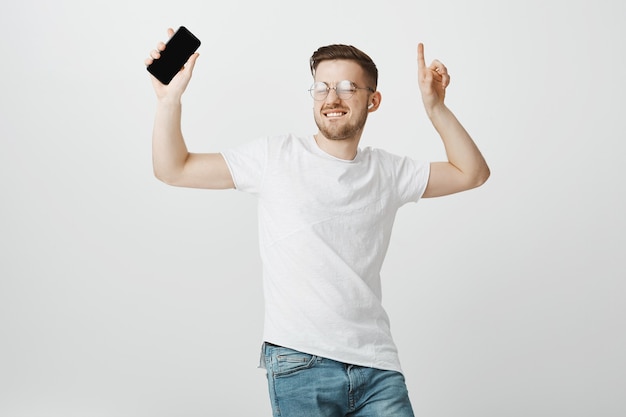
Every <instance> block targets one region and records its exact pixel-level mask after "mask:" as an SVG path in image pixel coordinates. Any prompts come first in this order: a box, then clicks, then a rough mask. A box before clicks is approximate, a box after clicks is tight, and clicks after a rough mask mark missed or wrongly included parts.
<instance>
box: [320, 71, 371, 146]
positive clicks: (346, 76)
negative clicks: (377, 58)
mask: <svg viewBox="0 0 626 417" xmlns="http://www.w3.org/2000/svg"><path fill="white" fill-rule="evenodd" d="M343 80H348V81H352V82H353V83H354V84H355V85H356V86H358V87H360V88H361V89H358V90H356V91H355V92H354V94H353V95H352V97H350V98H348V99H342V98H340V97H339V96H338V95H337V92H336V91H335V90H334V89H333V87H335V86H336V85H337V83H338V82H340V81H343ZM320 81H322V82H325V83H326V84H327V85H328V86H329V87H330V88H331V90H330V91H329V92H328V96H326V98H325V99H323V100H315V101H314V103H315V105H314V107H313V114H314V117H315V123H316V124H317V127H318V128H319V130H320V133H321V134H322V135H324V137H325V138H327V139H330V140H346V139H356V140H358V139H360V137H361V133H362V131H363V127H364V126H365V121H366V120H367V113H368V108H367V106H368V103H369V96H370V95H371V94H372V93H371V92H370V91H369V90H367V89H363V87H373V86H370V85H368V83H367V82H366V77H365V74H364V73H363V70H362V69H361V67H360V66H359V65H358V64H357V63H355V62H353V61H347V60H333V61H322V62H321V63H320V64H319V65H318V67H317V70H316V71H315V82H320Z"/></svg>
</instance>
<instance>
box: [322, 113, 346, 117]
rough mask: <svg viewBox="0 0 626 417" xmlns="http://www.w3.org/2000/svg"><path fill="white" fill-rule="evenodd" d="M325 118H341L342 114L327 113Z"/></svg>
mask: <svg viewBox="0 0 626 417" xmlns="http://www.w3.org/2000/svg"><path fill="white" fill-rule="evenodd" d="M326 116H328V117H339V116H343V113H339V112H337V113H328V114H327V115H326Z"/></svg>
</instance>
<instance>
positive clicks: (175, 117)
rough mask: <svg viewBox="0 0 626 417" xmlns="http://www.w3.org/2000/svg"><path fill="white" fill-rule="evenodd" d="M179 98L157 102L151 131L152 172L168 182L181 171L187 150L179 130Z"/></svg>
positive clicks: (187, 155)
mask: <svg viewBox="0 0 626 417" xmlns="http://www.w3.org/2000/svg"><path fill="white" fill-rule="evenodd" d="M181 111H182V109H181V103H180V100H179V99H178V100H159V101H158V102H157V109H156V116H155V120H154V129H153V132H152V164H153V168H154V174H155V176H156V177H157V178H159V179H160V180H162V181H165V182H169V180H171V179H172V178H174V177H176V176H177V175H178V174H179V173H180V172H182V170H183V168H184V166H185V161H186V160H187V158H188V157H189V152H188V150H187V146H186V145H185V141H184V139H183V134H182V130H181Z"/></svg>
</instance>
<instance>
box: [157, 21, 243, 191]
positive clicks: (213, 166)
mask: <svg viewBox="0 0 626 417" xmlns="http://www.w3.org/2000/svg"><path fill="white" fill-rule="evenodd" d="M168 34H169V36H170V37H171V36H172V35H173V34H174V31H173V30H172V29H168ZM164 49H165V44H164V43H163V42H160V43H159V44H158V46H157V49H156V50H153V51H152V52H151V53H150V58H148V59H146V61H145V64H146V65H150V63H152V61H153V60H155V59H159V57H160V51H163V50H164ZM198 56H199V55H198V54H197V53H196V54H193V55H192V56H191V57H190V58H189V61H188V62H187V64H186V65H185V67H184V68H183V69H181V71H180V72H179V73H178V74H176V76H175V77H174V79H172V81H171V82H170V83H169V84H168V85H163V84H161V82H159V81H158V80H157V79H156V78H154V77H153V76H152V75H151V77H152V86H153V87H154V91H155V93H156V96H157V109H156V116H155V120H154V129H153V132H152V164H153V167H154V175H155V176H156V177H157V178H158V179H160V180H161V181H163V182H165V183H167V184H170V185H175V186H179V187H192V188H210V189H226V188H234V183H233V179H232V176H231V175H230V171H229V169H228V166H227V165H226V161H224V158H223V157H222V155H221V154H219V153H203V154H198V153H190V152H189V151H188V150H187V146H186V145H185V140H184V138H183V134H182V130H181V113H182V105H181V98H182V95H183V93H184V92H185V89H186V88H187V85H188V84H189V81H190V79H191V75H192V72H193V68H194V66H195V63H196V60H197V59H198Z"/></svg>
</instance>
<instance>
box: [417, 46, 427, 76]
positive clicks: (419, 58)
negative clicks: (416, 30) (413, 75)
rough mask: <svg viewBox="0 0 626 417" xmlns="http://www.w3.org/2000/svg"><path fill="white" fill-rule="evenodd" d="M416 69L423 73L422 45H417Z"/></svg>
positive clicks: (424, 65) (424, 67)
mask: <svg viewBox="0 0 626 417" xmlns="http://www.w3.org/2000/svg"><path fill="white" fill-rule="evenodd" d="M417 69H418V70H419V71H423V70H424V69H426V61H425V60H424V44H423V43H421V42H420V43H419V44H417Z"/></svg>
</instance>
